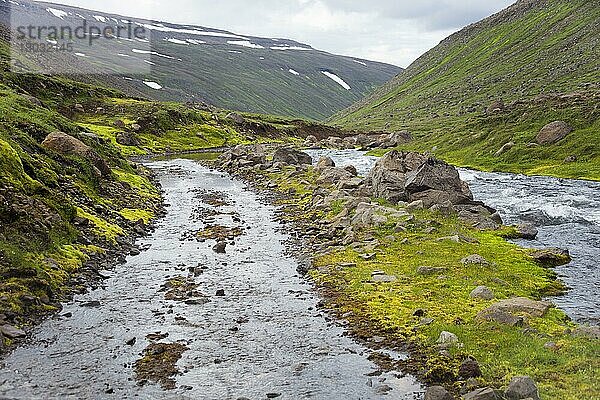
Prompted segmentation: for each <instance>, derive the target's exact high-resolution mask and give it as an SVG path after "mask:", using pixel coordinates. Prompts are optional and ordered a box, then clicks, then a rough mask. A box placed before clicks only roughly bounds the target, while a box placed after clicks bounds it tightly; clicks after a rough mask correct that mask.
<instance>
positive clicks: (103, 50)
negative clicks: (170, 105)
mask: <svg viewBox="0 0 600 400" xmlns="http://www.w3.org/2000/svg"><path fill="white" fill-rule="evenodd" d="M18 4H19V5H15V4H12V3H10V2H8V1H6V0H2V1H0V15H2V16H3V17H2V18H1V19H2V20H3V21H4V25H9V22H8V21H9V19H10V17H11V15H10V13H11V12H12V13H17V14H18V13H22V12H24V11H23V10H24V9H26V12H27V13H28V15H29V16H30V17H33V18H35V21H36V24H45V25H48V26H52V24H54V25H59V26H60V24H66V23H72V24H77V23H79V22H81V21H82V20H83V19H85V20H86V21H88V23H90V24H92V23H93V24H95V25H98V26H100V27H104V26H116V25H118V24H123V23H126V22H131V23H132V24H133V25H134V26H136V27H138V26H139V27H144V28H145V29H146V30H147V33H148V35H149V36H148V38H149V39H150V43H144V42H143V41H132V40H129V39H123V40H117V41H115V42H113V43H111V44H110V46H109V47H107V46H106V45H103V44H95V46H92V47H89V48H86V49H85V50H76V51H75V52H73V53H72V54H62V55H60V56H56V55H55V57H56V60H55V61H54V63H55V64H52V63H51V62H50V61H44V63H46V64H44V63H42V65H44V66H47V67H48V69H51V67H52V66H53V65H54V66H55V65H56V64H58V66H59V67H61V68H62V67H69V66H71V65H73V66H75V65H76V66H77V67H76V68H73V70H74V71H70V72H73V73H72V74H71V75H75V74H74V72H77V71H93V75H95V76H96V77H95V79H96V82H99V83H101V81H102V79H101V78H102V76H103V75H107V76H108V75H113V77H115V76H118V77H119V78H120V79H121V82H120V83H118V84H117V88H118V89H120V90H122V91H123V92H125V93H126V94H128V95H133V96H140V95H142V96H144V97H147V98H150V99H153V100H159V101H176V102H188V101H190V102H206V103H209V104H212V105H215V106H217V107H219V108H228V109H234V110H239V111H244V112H254V113H263V114H277V115H286V116H291V117H299V118H308V119H316V120H318V119H324V118H326V117H328V116H330V115H331V114H333V113H334V112H336V111H339V110H341V109H343V108H345V107H347V106H349V105H351V104H352V103H354V102H355V101H357V100H359V99H360V98H362V97H363V96H365V95H367V94H369V93H370V92H371V91H372V90H374V89H375V88H376V87H377V86H379V85H381V84H383V83H385V82H386V81H388V80H389V79H390V78H392V77H393V76H395V75H396V74H397V73H400V72H401V71H402V69H401V68H400V67H396V66H393V65H389V64H385V63H380V62H375V61H369V60H364V59H361V58H354V57H348V56H338V55H334V54H330V53H328V52H325V51H321V50H318V49H314V48H313V47H311V46H309V45H307V44H304V43H300V42H298V41H295V40H290V39H282V38H262V37H256V36H252V35H243V34H237V33H233V32H230V31H226V30H221V29H212V28H208V27H204V26H196V25H189V24H188V25H186V24H174V23H169V22H160V21H152V20H146V19H142V18H133V17H126V16H121V15H118V14H113V13H105V12H99V11H93V10H87V9H84V8H79V7H70V6H65V5H59V4H53V3H38V2H36V3H31V2H29V1H23V2H18ZM26 6H27V8H26ZM136 46H137V47H136ZM132 51H133V52H132ZM143 58H146V60H143ZM143 62H146V64H140V63H143ZM140 65H141V66H142V67H143V66H146V67H148V69H150V71H147V72H146V71H144V69H143V68H141V67H140ZM121 66H125V71H127V68H129V67H131V68H130V69H129V70H132V69H133V70H135V69H139V70H140V71H141V73H140V71H135V72H138V73H133V72H132V73H131V74H128V73H122V72H123V71H121V70H122V69H123V68H122V67H121ZM326 72H327V73H331V74H333V75H335V76H337V77H338V78H339V80H340V81H343V82H345V83H346V84H347V85H348V86H349V87H350V89H347V88H346V87H345V85H343V84H341V83H340V82H338V81H337V80H334V79H333V78H332V77H329V76H328V75H326V74H325V73H326ZM81 79H83V80H84V81H85V80H86V79H89V77H87V78H86V77H81ZM96 82H92V83H96ZM144 82H154V83H155V84H151V85H150V86H148V85H147V84H144ZM110 86H111V87H115V82H114V79H113V80H112V81H111V82H110Z"/></svg>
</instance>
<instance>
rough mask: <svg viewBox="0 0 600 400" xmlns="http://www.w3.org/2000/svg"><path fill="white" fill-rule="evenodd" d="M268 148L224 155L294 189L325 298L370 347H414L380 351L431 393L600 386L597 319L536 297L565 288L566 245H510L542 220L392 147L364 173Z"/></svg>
mask: <svg viewBox="0 0 600 400" xmlns="http://www.w3.org/2000/svg"><path fill="white" fill-rule="evenodd" d="M267 153H268V152H266V151H265V150H264V148H263V147H261V146H253V147H237V148H234V149H232V150H230V151H228V152H226V153H225V154H224V155H223V156H222V157H221V158H220V159H219V161H218V166H219V168H222V169H224V170H227V171H228V172H230V173H233V174H235V175H238V176H241V177H243V178H244V179H246V180H249V181H250V182H252V183H253V184H254V185H257V186H258V187H261V188H267V189H271V190H276V191H278V192H280V193H284V194H285V195H286V197H287V198H286V200H283V201H282V202H281V203H282V205H283V213H282V218H284V219H286V220H288V221H289V222H292V223H293V225H292V226H293V227H294V229H296V230H297V232H298V235H299V236H300V237H302V238H303V240H304V241H305V243H307V248H306V253H307V254H309V255H310V257H311V259H312V261H313V263H312V266H311V267H310V268H309V270H308V271H306V272H308V273H309V274H310V276H311V277H312V278H313V279H314V280H315V282H316V283H317V284H318V286H319V287H320V288H321V290H322V291H323V294H324V295H325V297H326V299H327V307H328V308H330V309H331V310H333V311H334V312H335V313H336V314H337V315H338V316H339V317H341V318H343V319H345V320H347V321H348V323H349V327H350V328H351V330H352V331H353V333H354V335H355V336H357V337H359V338H362V339H364V340H366V341H368V342H370V344H371V345H372V346H389V347H395V348H398V349H402V350H409V351H410V352H411V354H412V357H411V359H409V360H404V361H402V360H400V361H398V360H380V361H385V362H388V363H392V364H393V365H394V366H395V367H401V368H403V369H404V370H407V371H410V372H411V373H414V374H416V375H418V376H419V377H420V378H421V379H422V380H423V381H424V382H426V383H427V384H429V385H431V386H432V387H434V388H433V389H431V390H430V391H429V392H428V397H427V398H428V399H438V398H440V399H443V398H451V396H452V395H451V394H450V393H452V394H453V395H464V396H465V398H469V399H487V398H510V399H513V398H514V399H525V398H538V397H537V396H540V395H541V397H542V398H565V399H571V398H573V399H575V398H581V397H580V395H581V393H588V392H589V391H590V390H591V391H593V390H596V389H597V386H596V384H595V383H594V382H593V381H592V382H590V380H589V379H586V378H585V376H588V373H590V371H597V370H598V365H597V361H595V357H594V356H593V354H594V352H597V350H598V341H597V336H598V331H597V328H589V327H577V326H576V325H574V324H572V323H571V322H569V320H568V318H566V316H565V315H564V313H562V312H561V311H560V310H557V309H555V308H554V307H553V306H552V304H550V303H547V302H542V301H539V300H540V299H541V298H542V297H545V296H547V295H553V294H558V293H561V292H562V291H564V287H563V286H562V284H561V283H560V282H559V281H557V280H556V275H555V274H554V273H553V272H552V270H551V269H550V267H552V266H555V265H560V264H563V263H565V262H568V260H569V258H568V254H566V253H564V252H563V251H560V250H558V249H548V250H545V251H541V252H530V251H526V250H524V249H521V248H519V247H517V246H515V245H512V244H510V243H508V242H507V241H506V240H505V238H506V237H525V238H532V237H535V234H536V232H535V229H534V228H532V227H531V226H514V227H505V226H503V225H502V221H501V219H500V218H499V216H498V215H497V214H496V213H495V210H493V209H491V208H490V207H487V206H486V205H485V204H482V203H479V202H475V201H473V197H472V195H471V193H470V191H469V189H468V187H467V186H466V184H464V183H463V182H461V181H460V179H459V176H458V172H457V171H456V170H455V169H454V168H453V167H451V166H449V165H448V164H446V163H444V162H441V161H439V160H436V159H434V158H431V157H429V156H426V155H421V154H417V153H399V152H391V153H388V155H386V156H385V157H384V158H382V159H381V160H380V161H379V162H378V163H377V165H376V167H375V168H374V169H373V170H372V171H371V172H370V174H369V175H368V176H367V177H365V178H361V177H358V176H357V173H356V169H355V168H353V167H352V166H343V167H338V166H335V165H334V163H333V162H332V160H330V159H322V160H320V161H319V163H318V164H317V165H316V166H315V167H312V166H311V164H312V160H311V159H310V157H308V156H307V155H306V154H303V153H301V152H297V151H295V150H292V149H285V148H279V149H276V151H275V152H274V153H273V154H272V155H271V154H267ZM533 359H536V360H538V361H537V362H532V361H531V360H533ZM557 365H558V366H559V367H557ZM561 365H562V366H563V367H560V366H561ZM574 365H577V366H578V367H577V368H580V369H579V370H577V371H573V372H569V370H568V369H566V368H567V366H569V367H572V366H574ZM565 369H566V372H565V373H563V374H561V375H560V376H557V374H556V372H557V371H558V370H565ZM579 371H588V373H584V374H581V373H580V372H579ZM526 375H527V376H530V377H531V378H525V377H524V376H526ZM532 378H533V379H532ZM534 380H535V382H537V385H536V384H534V383H533V382H534ZM438 385H443V386H444V388H445V389H441V388H440V387H437V386H438ZM502 387H504V388H505V389H504V390H499V389H500V388H502ZM538 387H539V389H538ZM594 388H596V389H594ZM446 391H447V392H446ZM538 391H539V393H540V394H539V395H538ZM448 396H450V397H448ZM486 396H487V397H486Z"/></svg>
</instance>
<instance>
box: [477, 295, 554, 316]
mask: <svg viewBox="0 0 600 400" xmlns="http://www.w3.org/2000/svg"><path fill="white" fill-rule="evenodd" d="M552 306H553V304H552V303H550V302H547V301H535V300H531V299H527V298H525V297H515V298H512V299H507V300H502V301H499V302H497V303H495V304H492V305H491V306H490V307H489V308H488V309H487V310H484V311H482V312H486V311H487V312H490V311H501V312H507V313H511V314H528V315H530V316H532V317H538V318H539V317H543V316H544V315H546V313H547V312H548V310H550V308H551V307H552Z"/></svg>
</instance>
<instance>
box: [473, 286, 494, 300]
mask: <svg viewBox="0 0 600 400" xmlns="http://www.w3.org/2000/svg"><path fill="white" fill-rule="evenodd" d="M494 297H495V296H494V292H492V290H491V289H490V288H488V287H487V286H478V287H477V288H475V290H473V291H472V292H471V298H472V299H481V300H493V299H494Z"/></svg>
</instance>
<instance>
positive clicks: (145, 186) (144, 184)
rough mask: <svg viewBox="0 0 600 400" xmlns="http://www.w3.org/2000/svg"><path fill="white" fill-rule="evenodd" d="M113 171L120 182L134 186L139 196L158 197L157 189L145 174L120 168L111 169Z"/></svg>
mask: <svg viewBox="0 0 600 400" xmlns="http://www.w3.org/2000/svg"><path fill="white" fill-rule="evenodd" d="M113 173H114V174H115V175H116V177H117V179H118V180H119V181H120V182H125V183H127V184H129V185H131V187H133V188H135V189H136V190H137V191H138V193H139V194H140V195H141V196H143V197H145V198H149V199H152V198H159V197H160V193H159V192H158V189H157V188H156V187H155V186H154V185H153V184H152V182H150V180H149V179H148V178H146V177H145V176H142V175H138V174H135V173H133V172H127V171H125V170H121V169H113Z"/></svg>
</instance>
